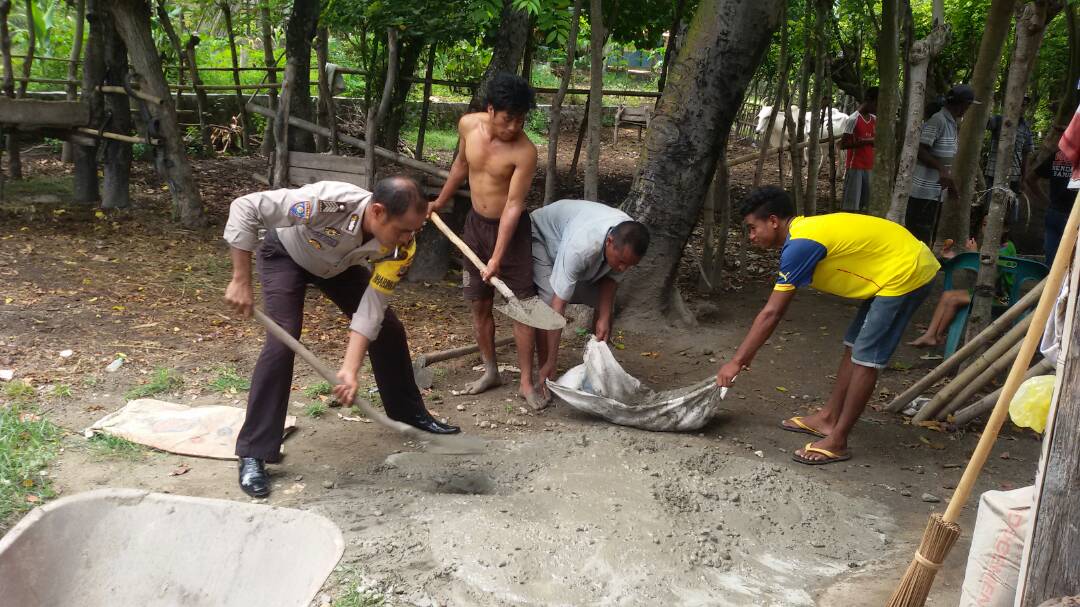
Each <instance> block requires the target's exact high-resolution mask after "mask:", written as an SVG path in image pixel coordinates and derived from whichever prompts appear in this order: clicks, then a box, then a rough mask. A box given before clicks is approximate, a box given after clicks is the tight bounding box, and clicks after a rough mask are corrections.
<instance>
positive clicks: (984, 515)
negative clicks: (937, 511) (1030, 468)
mask: <svg viewBox="0 0 1080 607" xmlns="http://www.w3.org/2000/svg"><path fill="white" fill-rule="evenodd" d="M1034 500H1035V487H1034V486H1032V487H1023V488H1021V489H1014V490H1012V491H987V492H986V493H983V494H982V497H980V498H979V516H978V519H976V521H975V531H973V532H972V534H971V552H969V553H968V561H967V571H966V572H965V573H964V586H963V587H962V588H961V591H960V607H1012V606H1013V602H1014V600H1015V598H1016V584H1017V582H1018V580H1019V579H1020V557H1021V556H1022V555H1023V553H1024V538H1026V537H1027V530H1028V523H1029V521H1030V520H1031V507H1032V504H1033V502H1034Z"/></svg>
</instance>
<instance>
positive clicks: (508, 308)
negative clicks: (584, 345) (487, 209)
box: [431, 213, 566, 331]
mask: <svg viewBox="0 0 1080 607" xmlns="http://www.w3.org/2000/svg"><path fill="white" fill-rule="evenodd" d="M431 221H432V223H434V224H435V227H437V228H439V231H440V232H442V233H443V234H445V235H446V237H447V238H449V239H450V242H452V243H454V245H455V246H457V248H459V249H461V252H462V253H464V254H465V257H468V258H469V261H471V262H473V264H474V265H475V266H476V268H477V269H478V270H480V271H483V270H484V267H485V264H484V262H482V261H480V258H479V257H477V256H476V253H473V251H472V249H470V248H469V245H467V244H465V242H464V241H462V240H461V239H460V238H458V236H457V234H454V231H453V230H451V229H450V228H449V227H447V225H446V224H445V223H443V220H442V218H441V217H439V214H438V213H432V214H431ZM490 281H491V284H492V285H493V286H494V287H495V288H496V289H498V290H499V293H500V294H501V295H502V296H503V297H504V298H506V303H505V304H503V305H501V306H497V308H498V310H499V311H500V312H502V313H503V314H506V315H507V316H509V317H510V318H512V319H514V320H516V321H518V322H520V323H522V324H526V325H529V326H530V327H536V328H537V329H545V330H547V331H552V330H554V329H562V328H563V327H565V326H566V319H565V318H563V317H562V316H561V315H559V313H558V312H556V311H555V310H552V309H551V306H549V305H547V304H546V303H544V302H543V301H541V299H540V298H539V297H530V298H528V299H526V300H525V301H521V300H520V299H518V298H517V297H516V296H515V295H514V292H513V291H511V290H510V287H507V286H506V283H505V282H503V281H502V280H500V279H499V277H498V276H492V277H491V279H490Z"/></svg>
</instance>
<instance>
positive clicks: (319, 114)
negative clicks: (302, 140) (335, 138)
mask: <svg viewBox="0 0 1080 607" xmlns="http://www.w3.org/2000/svg"><path fill="white" fill-rule="evenodd" d="M329 38H330V32H329V31H328V30H327V28H326V26H325V25H321V26H319V29H318V30H317V31H316V34H315V68H316V69H317V70H318V71H319V78H318V81H317V85H316V89H317V90H318V93H319V95H318V107H317V108H316V109H315V123H316V124H319V125H321V126H325V127H327V128H329V129H330V130H331V131H333V129H334V125H333V124H331V122H330V101H329V99H330V97H331V93H330V86H331V83H329V82H327V81H326V62H327V56H328V54H329V52H330V51H329V49H328V48H327V47H328V45H329ZM328 147H329V145H328V142H327V140H326V137H323V136H321V135H316V136H315V151H316V152H318V153H322V152H325V151H326V150H327V148H328Z"/></svg>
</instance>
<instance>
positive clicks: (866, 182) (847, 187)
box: [841, 169, 872, 211]
mask: <svg viewBox="0 0 1080 607" xmlns="http://www.w3.org/2000/svg"><path fill="white" fill-rule="evenodd" d="M871 172H872V171H870V170H867V169H848V170H847V174H846V175H844V200H843V203H842V206H841V208H842V209H843V210H845V211H865V210H866V209H867V208H868V207H869V206H870V173H871Z"/></svg>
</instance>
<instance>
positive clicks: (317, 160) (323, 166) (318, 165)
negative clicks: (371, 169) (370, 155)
mask: <svg viewBox="0 0 1080 607" xmlns="http://www.w3.org/2000/svg"><path fill="white" fill-rule="evenodd" d="M289 166H290V167H302V168H305V169H318V170H322V171H340V172H342V173H356V174H358V175H366V174H367V167H365V166H364V160H363V158H359V157H357V156H334V155H332V154H311V153H308V152H295V151H293V152H289Z"/></svg>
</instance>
